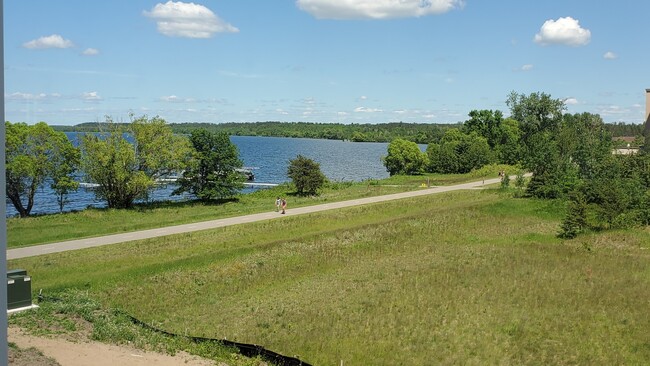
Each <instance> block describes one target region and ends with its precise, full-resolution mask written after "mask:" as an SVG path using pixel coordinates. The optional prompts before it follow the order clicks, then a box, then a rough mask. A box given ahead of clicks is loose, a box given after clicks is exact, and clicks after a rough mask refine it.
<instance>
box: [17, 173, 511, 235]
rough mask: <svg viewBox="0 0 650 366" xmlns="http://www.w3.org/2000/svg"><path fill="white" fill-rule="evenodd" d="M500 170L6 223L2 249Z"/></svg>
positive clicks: (410, 187)
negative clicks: (305, 194) (279, 199)
mask: <svg viewBox="0 0 650 366" xmlns="http://www.w3.org/2000/svg"><path fill="white" fill-rule="evenodd" d="M503 167H504V166H503V165H491V166H486V167H484V168H483V169H481V170H480V171H477V172H473V173H472V174H464V175H459V174H446V175H442V174H429V175H425V176H393V177H391V178H388V179H384V180H372V181H365V182H357V183H353V182H330V183H328V184H327V185H326V187H325V188H324V189H323V191H322V192H321V194H320V195H318V196H314V197H301V196H296V195H295V194H294V190H293V188H292V187H291V186H290V185H286V184H285V185H281V186H278V187H275V188H272V189H263V190H259V191H257V192H254V193H252V194H244V195H240V196H238V197H237V199H235V200H231V201H227V202H220V203H202V202H161V203H153V204H145V205H139V206H136V207H135V208H134V209H131V210H110V209H86V210H83V211H79V212H70V213H64V214H54V215H41V216H34V217H28V218H17V217H16V218H9V219H8V220H7V246H8V247H9V248H18V247H24V246H30V245H37V244H45V243H52V242H58V241H65V240H72V239H80V238H86V237H93V236H101V235H110V234H117V233H123V232H129V231H136V230H145V229H152V228H158V227H164V226H169V225H180V224H187V223H191V222H199V221H207V220H215V219H220V218H226V217H232V216H241V215H247V214H253V213H260V212H265V211H270V210H273V209H274V207H275V206H274V205H275V198H276V197H278V196H281V197H287V198H288V201H289V209H291V208H295V207H301V206H309V205H316V204H320V203H327V202H337V201H343V200H349V199H355V198H362V197H371V196H378V195H385V194H391V193H398V192H405V191H410V190H414V189H419V188H420V186H421V185H422V184H425V183H426V182H427V181H428V182H429V183H430V184H431V185H450V184H457V183H464V182H469V181H475V180H479V179H481V177H483V176H489V177H494V176H496V174H497V172H498V171H499V170H500V169H503Z"/></svg>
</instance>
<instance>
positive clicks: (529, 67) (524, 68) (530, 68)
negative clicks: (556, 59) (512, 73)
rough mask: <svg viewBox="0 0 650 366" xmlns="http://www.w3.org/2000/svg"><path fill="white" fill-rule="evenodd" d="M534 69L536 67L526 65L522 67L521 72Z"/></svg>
mask: <svg viewBox="0 0 650 366" xmlns="http://www.w3.org/2000/svg"><path fill="white" fill-rule="evenodd" d="M533 67H534V66H533V65H531V64H526V65H524V66H522V67H521V71H530V70H532V69H533Z"/></svg>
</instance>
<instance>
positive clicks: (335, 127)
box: [52, 121, 643, 147]
mask: <svg viewBox="0 0 650 366" xmlns="http://www.w3.org/2000/svg"><path fill="white" fill-rule="evenodd" d="M113 123H114V124H115V122H113ZM464 123H465V122H457V123H446V124H437V123H403V122H394V123H378V124H369V123H368V124H357V123H351V124H342V123H313V122H277V121H271V122H228V123H170V124H169V126H170V127H171V129H172V131H173V132H174V133H177V134H187V135H189V134H190V133H192V131H194V130H197V129H205V130H207V131H210V132H224V133H226V134H228V135H230V136H263V137H296V138H315V139H329V140H346V141H354V142H390V141H393V140H394V139H397V138H401V139H404V140H408V141H412V142H415V143H418V144H429V143H432V142H435V143H440V140H442V138H443V137H444V135H445V132H446V131H447V130H449V129H452V128H458V127H460V126H462V125H463V124H464ZM116 124H119V123H116ZM106 125H107V123H106V122H87V123H81V124H77V125H74V126H52V128H54V129H55V130H56V131H62V132H99V131H103V130H105V129H106ZM122 125H123V127H125V128H126V127H127V126H128V123H123V124H122ZM604 128H605V130H607V131H608V132H609V133H610V134H611V135H612V137H614V138H617V137H627V138H628V139H627V141H621V142H620V146H622V147H624V146H626V145H627V144H628V143H631V144H632V146H638V145H639V144H642V142H643V141H642V136H643V124H642V123H639V124H634V123H622V122H618V123H606V124H605V125H604ZM630 138H632V141H631V142H630V141H629V140H630ZM634 138H636V140H634Z"/></svg>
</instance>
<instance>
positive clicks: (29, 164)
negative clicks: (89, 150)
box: [5, 122, 77, 217]
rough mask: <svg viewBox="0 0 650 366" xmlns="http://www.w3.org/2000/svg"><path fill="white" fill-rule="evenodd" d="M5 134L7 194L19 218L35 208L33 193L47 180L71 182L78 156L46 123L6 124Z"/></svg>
mask: <svg viewBox="0 0 650 366" xmlns="http://www.w3.org/2000/svg"><path fill="white" fill-rule="evenodd" d="M5 131H6V141H5V149H6V150H5V152H6V158H5V159H6V160H5V164H6V194H7V198H9V200H10V201H11V203H12V204H13V206H14V207H15V208H16V211H18V214H19V215H20V217H26V216H29V214H30V212H31V210H32V208H33V207H34V195H35V193H36V190H37V189H38V188H39V187H41V186H42V185H43V183H44V182H45V181H46V179H48V178H50V179H51V180H53V181H54V182H59V181H62V180H65V179H71V177H70V175H71V174H72V173H73V172H74V171H75V169H76V165H77V161H76V160H75V157H76V156H77V153H76V152H75V148H74V147H73V146H72V143H71V142H70V141H69V140H68V138H67V137H66V136H65V134H64V133H62V132H56V131H54V130H53V129H52V128H51V127H50V126H48V125H47V124H46V123H45V122H39V123H37V124H35V125H33V126H30V125H27V124H25V123H13V124H12V123H11V122H6V123H5ZM63 167H65V168H63ZM70 189H72V185H71V186H70ZM23 199H26V200H27V202H26V204H25V203H23Z"/></svg>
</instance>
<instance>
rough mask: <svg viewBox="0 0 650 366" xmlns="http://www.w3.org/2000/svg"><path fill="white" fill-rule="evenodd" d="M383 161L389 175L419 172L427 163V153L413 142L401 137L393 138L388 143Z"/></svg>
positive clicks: (423, 169)
mask: <svg viewBox="0 0 650 366" xmlns="http://www.w3.org/2000/svg"><path fill="white" fill-rule="evenodd" d="M383 161H384V166H385V167H386V170H387V171H388V173H389V174H390V175H395V174H421V173H423V172H424V171H425V169H426V167H427V165H428V157H427V154H426V153H424V152H422V151H421V150H420V147H419V146H418V145H417V144H416V143H415V142H411V141H407V140H403V139H395V140H393V141H391V143H390V144H388V155H387V156H385V157H384V158H383Z"/></svg>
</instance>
